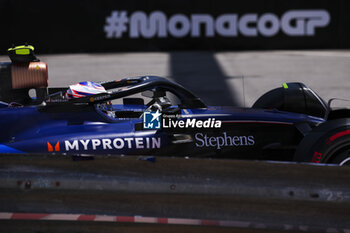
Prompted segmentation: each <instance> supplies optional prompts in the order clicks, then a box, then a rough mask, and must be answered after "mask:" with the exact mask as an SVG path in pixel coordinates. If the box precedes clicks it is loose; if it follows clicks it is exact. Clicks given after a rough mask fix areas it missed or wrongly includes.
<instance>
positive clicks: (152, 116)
mask: <svg viewBox="0 0 350 233" xmlns="http://www.w3.org/2000/svg"><path fill="white" fill-rule="evenodd" d="M161 115H162V114H161V113H160V112H159V111H158V110H157V112H144V113H143V128H144V129H160V125H161V124H160V116H161Z"/></svg>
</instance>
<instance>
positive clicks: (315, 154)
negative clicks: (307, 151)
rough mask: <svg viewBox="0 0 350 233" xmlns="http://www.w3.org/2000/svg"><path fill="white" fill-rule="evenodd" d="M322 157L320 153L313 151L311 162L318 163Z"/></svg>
mask: <svg viewBox="0 0 350 233" xmlns="http://www.w3.org/2000/svg"><path fill="white" fill-rule="evenodd" d="M321 158H322V153H320V152H317V151H315V153H314V157H313V158H312V162H313V163H320V162H321Z"/></svg>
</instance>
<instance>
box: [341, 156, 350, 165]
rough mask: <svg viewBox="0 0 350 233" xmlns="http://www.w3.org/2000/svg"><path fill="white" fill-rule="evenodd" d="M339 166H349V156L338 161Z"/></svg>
mask: <svg viewBox="0 0 350 233" xmlns="http://www.w3.org/2000/svg"><path fill="white" fill-rule="evenodd" d="M339 166H350V157H347V158H345V159H344V160H343V161H341V162H340V163H339Z"/></svg>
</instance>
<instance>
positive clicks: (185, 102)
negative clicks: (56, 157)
mask: <svg viewBox="0 0 350 233" xmlns="http://www.w3.org/2000/svg"><path fill="white" fill-rule="evenodd" d="M16 49H17V50H20V49H22V50H23V49H24V50H25V49H29V50H31V48H28V46H24V47H21V48H17V47H16V48H12V50H11V51H13V50H14V51H15V52H14V53H16ZM21 53H24V54H26V55H31V53H32V51H29V52H28V51H27V52H23V51H22V52H21ZM21 53H19V54H18V55H19V56H20V55H21ZM35 59H36V58H35ZM47 77H48V75H47V66H46V64H45V63H43V62H40V61H38V60H37V59H36V60H34V59H32V58H29V60H24V61H23V59H22V60H18V59H17V60H16V58H14V59H13V60H12V62H3V63H0V87H1V88H0V100H1V103H0V117H1V122H0V127H1V128H2V133H1V135H0V153H52V154H63V155H98V154H104V155H154V156H189V157H210V158H232V159H253V160H278V161H300V162H314V163H336V164H341V165H344V164H350V155H349V149H350V121H349V119H350V118H349V117H350V111H349V110H347V109H339V110H332V109H330V108H329V106H328V104H326V103H325V102H324V101H323V100H322V99H321V98H320V97H319V96H318V95H317V94H316V93H315V92H313V91H312V90H311V89H310V88H308V87H307V86H305V85H304V84H302V83H285V84H283V86H282V87H280V88H276V89H274V90H272V91H269V92H267V93H266V94H264V95H263V96H262V97H260V98H259V99H258V100H257V101H256V102H255V104H254V105H253V106H252V108H238V107H218V106H207V105H206V104H205V103H203V102H202V101H201V99H200V98H198V97H196V96H195V95H194V94H193V93H191V92H190V91H188V90H187V89H185V88H184V87H182V86H181V85H179V84H177V83H174V82H172V81H169V80H167V79H165V78H161V77H154V76H144V77H136V78H125V79H121V80H118V81H110V82H103V83H94V82H81V83H79V84H76V85H72V86H70V87H67V88H48V87H47V86H48V85H47V80H48V79H47ZM31 89H34V90H35V93H34V94H35V96H34V97H30V96H29V94H28V92H29V91H30V90H31Z"/></svg>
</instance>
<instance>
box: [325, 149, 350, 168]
mask: <svg viewBox="0 0 350 233" xmlns="http://www.w3.org/2000/svg"><path fill="white" fill-rule="evenodd" d="M329 163H334V164H339V165H340V166H350V146H346V147H342V148H341V149H340V150H339V151H338V152H337V154H336V155H334V156H332V158H331V159H330V160H329Z"/></svg>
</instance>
